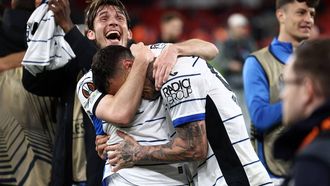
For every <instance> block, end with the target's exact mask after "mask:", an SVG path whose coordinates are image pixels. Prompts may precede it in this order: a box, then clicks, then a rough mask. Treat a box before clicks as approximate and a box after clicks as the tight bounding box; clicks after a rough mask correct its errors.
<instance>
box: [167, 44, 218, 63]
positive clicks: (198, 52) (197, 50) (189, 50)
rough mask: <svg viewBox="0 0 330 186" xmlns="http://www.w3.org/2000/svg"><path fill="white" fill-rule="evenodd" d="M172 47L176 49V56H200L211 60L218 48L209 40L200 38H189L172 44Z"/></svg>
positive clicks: (216, 53)
mask: <svg viewBox="0 0 330 186" xmlns="http://www.w3.org/2000/svg"><path fill="white" fill-rule="evenodd" d="M172 48H174V50H177V54H178V56H187V55H193V56H200V57H201V58H203V59H205V60H212V59H213V58H214V57H215V56H216V55H218V53H219V50H218V48H217V47H216V46H215V45H214V44H213V43H210V42H207V41H203V40H200V39H190V40H187V41H183V42H181V43H176V44H173V46H172Z"/></svg>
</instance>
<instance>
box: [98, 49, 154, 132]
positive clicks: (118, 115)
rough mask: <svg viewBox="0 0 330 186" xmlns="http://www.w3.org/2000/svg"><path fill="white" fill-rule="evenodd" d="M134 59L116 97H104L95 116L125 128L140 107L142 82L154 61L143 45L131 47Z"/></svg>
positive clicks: (151, 54) (148, 50)
mask: <svg viewBox="0 0 330 186" xmlns="http://www.w3.org/2000/svg"><path fill="white" fill-rule="evenodd" d="M131 51H132V54H133V55H134V57H135V60H134V63H133V66H132V69H131V71H130V73H129V75H128V77H127V79H126V80H125V83H124V84H123V85H122V86H121V88H120V89H119V91H118V92H117V93H116V95H114V96H112V95H109V94H108V95H106V96H105V97H104V98H102V99H101V101H100V103H99V104H98V106H97V108H96V111H95V114H96V116H97V117H98V118H99V119H102V120H104V121H107V122H111V123H115V124H116V125H118V126H126V125H127V124H129V123H130V122H131V120H132V119H133V118H134V116H135V113H136V111H137V109H138V107H139V105H140V102H141V96H142V90H143V85H144V80H145V78H146V71H147V68H148V64H149V62H151V61H152V60H153V59H154V55H153V53H152V52H151V51H150V49H149V48H148V47H146V46H144V44H143V43H138V44H136V45H132V46H131Z"/></svg>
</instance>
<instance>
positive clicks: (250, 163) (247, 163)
mask: <svg viewBox="0 0 330 186" xmlns="http://www.w3.org/2000/svg"><path fill="white" fill-rule="evenodd" d="M258 162H260V160H257V161H253V162H250V163H247V164H245V165H243V167H247V166H249V165H252V164H255V163H258Z"/></svg>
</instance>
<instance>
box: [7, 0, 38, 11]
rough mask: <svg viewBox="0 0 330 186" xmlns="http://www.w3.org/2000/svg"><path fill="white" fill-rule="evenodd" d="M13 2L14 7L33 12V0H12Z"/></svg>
mask: <svg viewBox="0 0 330 186" xmlns="http://www.w3.org/2000/svg"><path fill="white" fill-rule="evenodd" d="M12 1H14V3H15V6H16V7H15V9H19V10H26V11H29V12H33V10H34V9H35V4H34V0H12Z"/></svg>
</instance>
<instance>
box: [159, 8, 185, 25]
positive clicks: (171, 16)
mask: <svg viewBox="0 0 330 186" xmlns="http://www.w3.org/2000/svg"><path fill="white" fill-rule="evenodd" d="M173 19H180V20H182V16H181V14H180V13H178V12H175V11H170V12H166V13H164V14H163V15H162V17H161V19H160V20H161V22H162V23H167V22H169V21H172V20H173Z"/></svg>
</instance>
